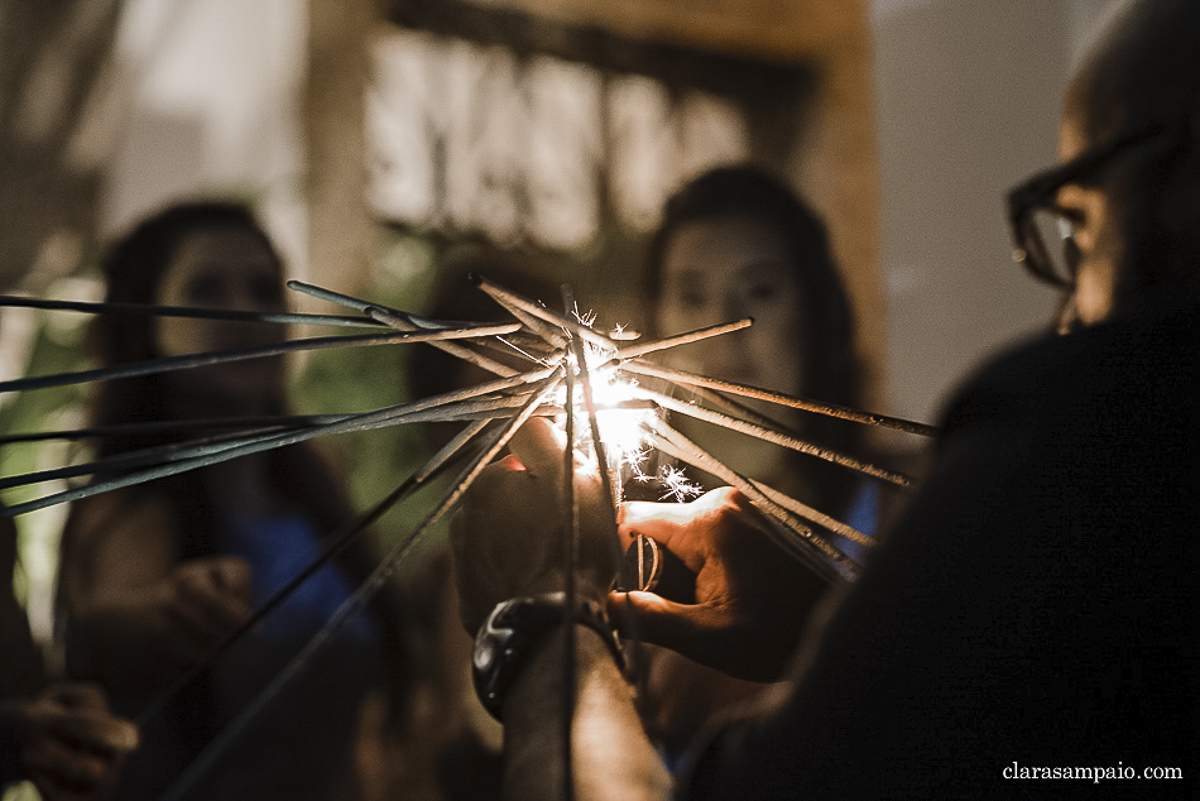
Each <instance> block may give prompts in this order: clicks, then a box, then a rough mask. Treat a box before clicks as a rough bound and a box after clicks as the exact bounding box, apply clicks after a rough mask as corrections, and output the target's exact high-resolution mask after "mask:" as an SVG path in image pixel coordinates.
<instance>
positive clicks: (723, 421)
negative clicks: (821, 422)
mask: <svg viewBox="0 0 1200 801" xmlns="http://www.w3.org/2000/svg"><path fill="white" fill-rule="evenodd" d="M636 391H637V393H638V394H639V395H641V396H642V397H645V398H649V399H650V400H652V401H654V402H655V403H657V404H659V405H660V406H662V407H663V408H666V409H670V410H671V411H673V412H679V413H680V414H684V415H687V416H688V417H694V418H696V419H697V420H704V421H705V422H708V423H716V424H717V425H719V426H723V427H725V428H728V429H729V430H731V431H736V432H738V433H740V434H747V435H749V436H752V437H757V438H758V439H761V440H764V441H766V442H771V443H774V444H776V445H782V446H783V447H785V448H791V449H792V450H794V451H799V452H800V453H807V454H808V455H810V456H816V457H817V458H818V459H824V460H825V461H827V462H832V463H834V464H839V465H841V466H843V467H848V468H850V469H852V470H856V471H858V472H859V473H862V474H863V475H868V476H872V477H874V478H878V479H881V480H883V481H887V482H888V483H891V484H895V485H896V486H898V487H905V488H907V487H910V486H912V484H913V483H914V482H913V479H912V478H910V477H908V476H906V475H904V474H903V473H898V472H896V471H894V470H887V469H885V468H882V467H877V466H875V465H872V464H868V463H866V462H863V461H860V460H858V459H855V458H853V457H852V456H847V455H845V454H843V453H838V452H837V451H833V450H830V449H829V448H822V447H820V446H817V445H814V444H812V443H811V442H807V441H805V440H802V439H799V438H797V437H794V436H791V435H790V434H782V433H780V432H778V431H773V430H771V429H769V428H764V427H763V426H760V425H755V424H754V423H747V422H746V421H744V420H738V419H736V418H734V417H730V416H729V415H727V414H722V413H720V412H714V411H711V410H709V409H704V408H701V407H699V406H696V405H695V404H689V403H682V402H680V401H678V400H676V399H675V398H672V397H670V396H668V395H664V394H662V393H661V392H655V391H654V390H651V389H645V388H642V387H639V388H638V389H637V390H636Z"/></svg>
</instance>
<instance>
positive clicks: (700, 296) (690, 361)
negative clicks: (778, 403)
mask: <svg viewBox="0 0 1200 801" xmlns="http://www.w3.org/2000/svg"><path fill="white" fill-rule="evenodd" d="M788 259H789V256H788V251H787V247H786V245H785V243H784V241H783V239H782V238H781V237H780V236H779V235H778V234H776V233H775V232H774V231H773V230H772V229H771V228H769V227H767V226H766V225H764V224H762V223H760V222H758V221H756V220H754V219H753V218H751V217H740V216H724V217H714V218H712V219H708V220H698V221H696V222H692V223H687V224H685V225H683V226H681V227H680V228H679V229H678V230H677V231H676V232H675V234H674V235H673V236H672V237H671V239H670V241H669V242H668V243H667V247H666V251H665V252H664V254H663V265H662V272H663V275H662V294H661V299H660V302H659V308H658V313H657V323H658V329H659V333H660V334H661V335H663V336H670V335H672V334H678V333H682V332H684V331H689V330H691V329H694V328H700V327H702V326H707V325H714V324H716V323H724V322H729V321H731V320H737V319H740V318H742V317H753V318H754V325H752V326H751V327H750V328H748V329H745V330H743V331H738V332H735V333H733V334H725V335H723V336H720V337H716V338H715V339H710V340H707V341H704V342H700V343H697V344H694V345H686V346H684V347H681V348H677V349H674V350H671V351H668V352H666V353H664V354H663V356H664V360H667V361H669V362H670V363H671V365H672V366H674V367H677V368H679V369H684V370H690V371H692V372H696V373H702V374H704V375H707V376H711V377H713V378H720V379H724V380H727V381H736V382H739V383H743V384H751V385H753V386H756V387H762V388H764V389H773V390H776V391H779V392H785V393H788V394H791V395H795V394H799V392H800V387H801V380H802V379H803V374H802V372H803V371H802V368H801V364H800V361H801V359H800V341H799V339H800V325H799V318H800V313H801V308H800V292H799V289H798V288H797V286H796V284H795V283H794V281H793V280H792V270H791V268H790V266H789V261H788Z"/></svg>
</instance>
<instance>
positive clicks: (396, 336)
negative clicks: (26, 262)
mask: <svg viewBox="0 0 1200 801" xmlns="http://www.w3.org/2000/svg"><path fill="white" fill-rule="evenodd" d="M518 328H520V325H518V324H516V323H510V324H507V325H486V326H473V327H469V328H452V329H438V330H437V331H413V332H409V331H400V332H395V333H387V334H358V335H353V336H340V337H310V338H307V339H292V340H288V341H287V342H281V343H278V344H275V345H260V346H256V347H252V348H235V349H232V350H216V351H208V352H204V353H191V354H187V355H183V356H161V357H159V358H156V359H147V360H145V361H140V362H127V363H124V364H120V365H116V366H113V367H97V368H94V369H91V370H76V371H73V372H69V373H55V374H53V375H44V376H33V377H31V378H17V379H13V380H11V381H0V392H19V391H29V390H34V389H46V388H48V387H60V386H66V385H68V384H82V383H87V382H89V381H115V380H117V379H122V378H136V377H139V376H147V375H157V374H159V373H165V372H170V371H173V370H190V369H193V368H196V367H208V366H211V365H216V364H225V363H227V362H235V361H241V360H243V359H260V358H265V357H269V356H283V355H286V354H288V353H296V352H299V351H308V350H324V349H326V348H341V347H346V346H351V345H353V346H358V347H361V346H364V345H397V344H401V343H413V342H434V341H438V340H444V339H466V338H471V337H486V336H493V335H495V334H507V333H512V332H513V331H516V330H517V329H518Z"/></svg>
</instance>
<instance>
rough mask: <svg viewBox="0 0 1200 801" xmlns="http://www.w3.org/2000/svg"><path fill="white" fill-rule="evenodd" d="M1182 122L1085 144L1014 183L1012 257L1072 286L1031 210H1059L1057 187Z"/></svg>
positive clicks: (1047, 278)
mask: <svg viewBox="0 0 1200 801" xmlns="http://www.w3.org/2000/svg"><path fill="white" fill-rule="evenodd" d="M1180 127H1181V123H1179V122H1174V123H1159V124H1155V125H1151V126H1148V127H1145V128H1141V129H1138V130H1136V131H1132V132H1130V133H1127V134H1125V135H1123V136H1119V137H1117V138H1116V139H1113V140H1111V141H1109V142H1102V143H1100V144H1098V145H1095V146H1093V147H1090V148H1088V149H1087V150H1085V151H1083V152H1082V153H1080V154H1079V155H1078V156H1076V157H1075V158H1073V159H1071V160H1070V161H1068V162H1066V163H1064V164H1060V165H1058V166H1056V167H1052V168H1050V169H1048V170H1044V171H1042V172H1039V173H1037V174H1035V175H1033V176H1032V177H1031V178H1029V179H1027V180H1025V181H1023V182H1022V183H1020V184H1018V185H1017V186H1015V187H1013V188H1012V189H1011V190H1010V191H1009V193H1008V199H1007V201H1008V202H1007V210H1008V226H1009V233H1010V235H1011V236H1012V240H1013V246H1014V249H1013V261H1016V262H1019V263H1020V264H1021V265H1022V266H1024V267H1025V269H1026V270H1028V271H1029V273H1030V274H1031V275H1032V276H1033V277H1034V278H1036V279H1038V280H1039V281H1043V282H1045V283H1048V284H1051V285H1053V286H1056V287H1058V288H1060V289H1068V290H1069V289H1072V288H1073V287H1074V280H1073V278H1072V279H1068V278H1064V277H1063V276H1061V275H1059V274H1058V272H1056V271H1055V269H1054V266H1053V260H1052V259H1051V257H1050V252H1049V250H1048V249H1047V246H1046V243H1045V242H1044V241H1042V237H1041V234H1040V232H1039V230H1038V227H1037V225H1036V224H1035V223H1034V213H1035V212H1036V211H1038V210H1039V209H1048V210H1055V211H1058V206H1057V202H1056V198H1057V195H1058V190H1059V189H1061V188H1062V187H1063V186H1065V185H1066V184H1069V183H1074V182H1076V181H1078V180H1080V179H1081V178H1085V177H1087V176H1089V175H1095V174H1096V173H1098V172H1099V171H1100V170H1101V169H1103V168H1104V167H1105V166H1107V165H1108V164H1109V162H1111V161H1112V160H1113V159H1114V158H1115V157H1116V156H1118V155H1120V154H1121V153H1122V152H1124V151H1126V150H1128V149H1129V148H1131V147H1133V146H1135V145H1140V144H1142V143H1145V142H1148V141H1150V140H1152V139H1156V138H1158V137H1160V136H1163V135H1164V134H1168V133H1175V132H1177V131H1178V130H1179V129H1180Z"/></svg>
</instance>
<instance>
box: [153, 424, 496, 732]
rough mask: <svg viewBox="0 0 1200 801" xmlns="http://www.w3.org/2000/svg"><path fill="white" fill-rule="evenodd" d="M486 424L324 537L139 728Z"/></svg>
mask: <svg viewBox="0 0 1200 801" xmlns="http://www.w3.org/2000/svg"><path fill="white" fill-rule="evenodd" d="M488 422H489V421H487V420H482V421H477V422H474V423H471V424H470V425H468V426H467V427H466V428H464V429H463V430H462V431H460V432H459V433H458V435H457V436H455V437H454V438H453V439H452V440H451V441H450V442H449V443H447V444H446V446H445V447H443V448H442V449H441V450H440V451H438V452H437V453H436V454H434V455H433V457H432V458H430V459H429V461H427V462H426V463H425V464H424V466H422V467H421V469H419V470H418V471H416V472H415V473H413V474H412V475H411V476H409V477H408V478H407V479H405V480H404V481H403V482H402V483H401V484H400V485H399V486H398V487H396V489H394V490H392V492H390V493H389V494H388V495H387V496H386V497H384V499H383V500H381V501H379V502H378V503H377V504H375V506H373V507H372V508H371V509H369V510H367V511H366V512H363V513H362V514H361V515H359V516H358V517H357V518H355V519H354V520H353V521H351V522H350V523H348V524H346V525H344V526H342V527H340V528H339V529H338V530H336V531H334V532H333V533H332V534H330V535H329V536H328V537H327V538H326V542H325V544H324V547H323V548H322V549H321V551H320V553H318V554H317V556H316V557H315V558H314V559H313V560H312V561H310V562H309V563H308V564H307V565H305V566H304V567H303V568H302V569H301V570H300V571H299V572H298V573H296V575H294V576H292V578H291V579H289V580H288V582H287V583H286V584H284V585H283V586H282V587H280V588H279V589H278V590H276V591H275V592H274V593H273V594H272V595H271V596H270V597H269V598H267V600H265V601H264V602H263V603H262V605H261V606H259V607H258V608H257V609H255V610H254V612H253V613H251V615H250V617H248V618H246V620H244V621H242V623H240V624H239V625H238V626H237V627H235V628H234V629H233V630H232V631H230V632H229V633H228V634H226V635H225V636H224V637H223V638H221V640H220V642H218V643H216V644H215V645H213V646H212V648H210V649H209V650H208V651H207V652H206V653H204V654H203V655H202V656H201V657H200V658H199V659H198V660H197V661H196V662H195V663H194V664H193V665H192V666H191V667H190V668H188V669H187V670H186V671H184V672H183V673H182V674H181V675H180V676H179V677H178V678H177V679H176V680H175V681H174V682H173V683H172V684H171V685H170V686H168V687H167V688H166V689H165V690H163V691H162V692H161V693H159V694H158V696H157V697H156V698H155V699H154V700H152V701H151V702H150V703H148V704H147V705H146V706H145V707H144V708H143V709H142V710H141V712H139V713H138V716H137V721H136V722H137V724H138V726H145V725H146V723H147V722H148V721H150V720H151V719H153V718H155V717H157V716H158V715H160V714H161V713H162V712H163V710H165V709H166V708H167V705H168V704H169V703H170V702H171V700H172V699H173V698H174V697H175V696H176V695H178V694H179V693H180V692H181V691H182V690H183V689H184V688H185V687H187V686H188V685H189V684H191V683H192V682H193V681H195V680H196V679H197V678H198V677H199V676H200V675H201V674H203V673H204V672H205V671H207V670H209V669H210V668H212V667H213V666H214V665H216V663H217V660H218V659H220V658H221V656H222V655H223V654H225V652H226V651H228V650H229V649H230V648H231V647H233V645H234V643H236V642H237V641H238V640H240V639H241V638H242V637H244V636H245V635H246V633H247V632H249V631H250V630H251V629H253V628H254V627H255V626H256V625H258V624H259V623H260V622H261V621H262V620H263V619H264V618H266V617H267V615H269V614H271V613H272V612H273V611H275V610H276V609H277V608H279V605H280V604H282V603H283V602H284V601H285V600H287V599H288V598H289V597H290V596H291V594H292V593H293V592H295V591H296V590H297V589H298V588H299V587H300V585H301V584H303V583H304V582H305V581H307V580H308V578H309V577H311V576H312V575H313V574H314V573H316V572H317V571H318V570H320V569H321V568H322V567H324V566H325V565H327V564H329V563H330V562H331V561H333V560H334V559H336V558H337V557H338V556H339V555H340V554H342V553H344V552H345V550H346V549H347V548H348V547H350V545H351V544H352V543H353V542H354V540H356V539H357V538H358V537H360V536H362V534H363V533H365V532H366V531H367V530H368V529H369V528H370V527H371V526H373V525H374V524H375V523H376V522H378V521H379V518H381V517H383V515H384V514H386V513H387V512H388V511H389V510H390V509H391V508H392V507H394V506H395V505H396V504H398V503H400V502H401V501H402V500H404V499H405V498H407V497H408V496H409V495H411V494H412V493H413V492H415V491H416V490H418V489H420V488H421V487H422V486H424V485H425V484H426V483H427V482H428V481H429V480H430V479H431V478H433V477H434V476H436V475H438V474H439V473H441V472H442V471H443V470H444V469H446V468H448V467H449V466H450V465H452V464H453V463H454V462H455V461H456V460H457V459H459V458H461V457H462V456H463V452H464V449H465V447H466V446H467V445H468V444H469V443H470V442H471V440H472V439H474V438H475V437H476V435H478V434H479V433H480V432H481V431H483V429H484V427H486V426H487V424H488Z"/></svg>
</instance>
